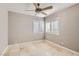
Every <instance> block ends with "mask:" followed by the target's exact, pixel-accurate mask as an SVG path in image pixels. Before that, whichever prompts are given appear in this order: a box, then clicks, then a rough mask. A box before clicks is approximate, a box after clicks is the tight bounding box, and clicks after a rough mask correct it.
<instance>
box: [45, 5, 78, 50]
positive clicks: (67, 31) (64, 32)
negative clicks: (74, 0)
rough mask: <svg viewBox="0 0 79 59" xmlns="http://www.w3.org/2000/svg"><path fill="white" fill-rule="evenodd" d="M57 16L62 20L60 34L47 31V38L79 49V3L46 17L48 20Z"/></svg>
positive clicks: (73, 48)
mask: <svg viewBox="0 0 79 59" xmlns="http://www.w3.org/2000/svg"><path fill="white" fill-rule="evenodd" d="M55 17H58V18H59V21H60V24H59V25H60V26H59V29H60V34H59V35H55V34H53V33H52V34H51V33H46V39H48V40H50V41H53V42H56V43H58V44H61V45H63V46H65V47H67V48H70V49H72V50H75V51H79V4H77V5H74V6H73V7H70V8H67V9H64V10H62V11H60V12H57V13H55V14H52V15H50V16H48V17H46V21H48V20H53V19H54V18H55Z"/></svg>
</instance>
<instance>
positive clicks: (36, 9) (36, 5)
mask: <svg viewBox="0 0 79 59" xmlns="http://www.w3.org/2000/svg"><path fill="white" fill-rule="evenodd" d="M33 5H34V6H35V10H25V11H35V12H36V14H35V15H37V14H39V13H42V14H44V15H47V13H45V12H43V11H45V10H49V9H52V8H53V6H48V7H45V8H40V3H33Z"/></svg>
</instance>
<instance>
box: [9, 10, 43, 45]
mask: <svg viewBox="0 0 79 59" xmlns="http://www.w3.org/2000/svg"><path fill="white" fill-rule="evenodd" d="M8 18H9V21H8V22H9V23H8V25H9V30H8V31H9V32H8V33H9V36H8V37H9V44H16V43H22V42H27V41H32V40H40V39H43V37H44V35H43V34H44V33H33V32H32V26H33V23H32V21H33V20H38V21H40V20H42V21H43V19H42V18H39V17H35V16H29V15H24V14H20V13H14V12H9V17H8Z"/></svg>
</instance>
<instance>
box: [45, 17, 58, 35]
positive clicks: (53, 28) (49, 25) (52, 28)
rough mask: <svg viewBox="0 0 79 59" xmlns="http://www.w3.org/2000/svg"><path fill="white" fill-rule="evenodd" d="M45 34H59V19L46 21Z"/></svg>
mask: <svg viewBox="0 0 79 59" xmlns="http://www.w3.org/2000/svg"><path fill="white" fill-rule="evenodd" d="M46 32H50V33H53V34H57V35H58V34H59V19H58V18H54V20H49V21H48V20H47V21H46Z"/></svg>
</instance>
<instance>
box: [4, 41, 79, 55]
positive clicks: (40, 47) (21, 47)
mask: <svg viewBox="0 0 79 59" xmlns="http://www.w3.org/2000/svg"><path fill="white" fill-rule="evenodd" d="M77 55H79V54H77V53H74V52H71V51H68V50H66V49H64V48H62V47H59V46H56V45H55V44H53V43H52V44H50V42H48V41H46V40H45V41H43V40H39V41H32V42H25V43H21V44H15V45H9V47H8V49H7V51H6V53H5V54H4V56H77Z"/></svg>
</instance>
